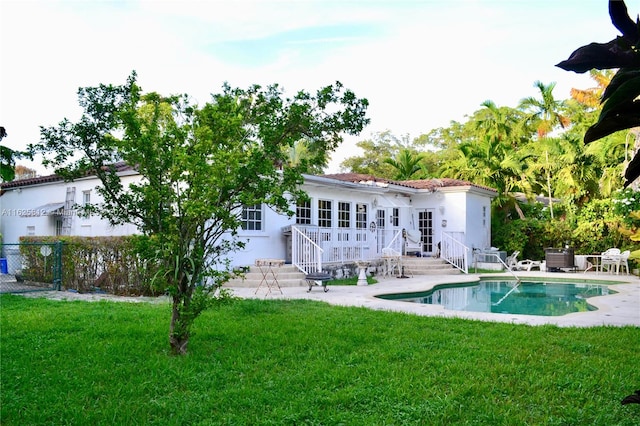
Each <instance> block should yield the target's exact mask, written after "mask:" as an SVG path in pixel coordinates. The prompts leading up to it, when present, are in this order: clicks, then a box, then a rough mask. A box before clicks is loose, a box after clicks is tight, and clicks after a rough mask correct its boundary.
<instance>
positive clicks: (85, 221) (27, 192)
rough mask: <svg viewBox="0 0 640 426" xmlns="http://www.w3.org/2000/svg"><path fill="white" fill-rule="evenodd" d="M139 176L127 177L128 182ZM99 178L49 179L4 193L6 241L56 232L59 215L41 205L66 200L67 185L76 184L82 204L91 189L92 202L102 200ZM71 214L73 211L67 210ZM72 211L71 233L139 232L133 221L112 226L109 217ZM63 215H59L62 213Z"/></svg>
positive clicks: (0, 204) (0, 225)
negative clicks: (44, 211)
mask: <svg viewBox="0 0 640 426" xmlns="http://www.w3.org/2000/svg"><path fill="white" fill-rule="evenodd" d="M137 179H138V177H137V176H126V177H123V181H124V182H123V183H124V184H125V185H127V184H128V183H130V182H132V181H133V180H137ZM97 185H98V181H97V180H96V179H95V178H89V179H80V180H77V181H74V182H69V183H67V182H64V181H57V182H48V183H43V184H38V185H32V186H25V187H23V188H9V189H7V190H5V191H6V192H5V193H4V194H3V195H2V196H1V197H0V214H1V217H0V232H1V233H2V241H3V242H4V243H6V244H10V243H18V242H19V239H20V237H22V236H27V235H29V234H31V235H35V236H53V235H56V215H53V214H50V215H49V214H43V212H42V211H40V210H39V208H40V207H41V206H44V205H46V204H50V203H64V202H65V199H66V196H67V187H75V203H76V204H81V203H82V200H83V193H84V192H85V191H88V192H89V194H90V199H91V202H92V203H96V202H100V201H101V200H102V198H101V197H100V196H99V195H98V193H97V191H96V186H97ZM65 213H66V214H69V212H65ZM70 214H71V215H72V220H71V232H70V235H77V236H84V237H95V236H118V235H129V234H133V233H135V232H136V227H134V226H133V225H120V226H116V227H112V226H110V225H109V223H108V222H107V221H105V220H102V219H100V218H99V217H97V216H91V217H87V218H84V217H79V216H78V215H77V214H76V213H75V212H70ZM58 217H59V216H58Z"/></svg>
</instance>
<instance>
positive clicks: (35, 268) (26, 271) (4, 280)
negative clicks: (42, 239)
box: [0, 242, 62, 293]
mask: <svg viewBox="0 0 640 426" xmlns="http://www.w3.org/2000/svg"><path fill="white" fill-rule="evenodd" d="M0 253H1V254H2V256H0V293H18V292H20V293H22V292H28V291H42V290H59V289H60V287H61V282H62V267H61V266H62V243H61V242H56V243H21V244H2V245H0Z"/></svg>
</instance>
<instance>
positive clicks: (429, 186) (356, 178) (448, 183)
mask: <svg viewBox="0 0 640 426" xmlns="http://www.w3.org/2000/svg"><path fill="white" fill-rule="evenodd" d="M322 177H324V178H328V179H335V180H340V181H343V182H353V183H360V182H380V183H389V184H393V185H399V186H405V187H408V188H413V189H426V190H429V191H433V190H435V189H437V188H451V187H456V186H474V187H476V188H482V189H486V190H489V191H495V189H493V188H489V187H487V186H482V185H476V184H474V183H471V182H468V181H465V180H459V179H451V178H438V179H419V180H391V179H384V178H379V177H375V176H373V175H367V174H363V173H335V174H327V175H322Z"/></svg>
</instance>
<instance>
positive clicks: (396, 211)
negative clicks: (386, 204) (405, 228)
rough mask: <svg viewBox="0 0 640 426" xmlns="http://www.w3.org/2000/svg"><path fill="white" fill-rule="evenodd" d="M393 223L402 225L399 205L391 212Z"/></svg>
mask: <svg viewBox="0 0 640 426" xmlns="http://www.w3.org/2000/svg"><path fill="white" fill-rule="evenodd" d="M391 225H392V226H400V209H399V208H397V207H394V208H393V213H392V214H391Z"/></svg>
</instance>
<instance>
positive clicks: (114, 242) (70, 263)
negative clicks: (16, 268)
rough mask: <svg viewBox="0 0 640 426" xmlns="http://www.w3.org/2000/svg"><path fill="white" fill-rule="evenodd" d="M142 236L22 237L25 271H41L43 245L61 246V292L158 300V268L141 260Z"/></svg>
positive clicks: (162, 290) (159, 292) (45, 257)
mask: <svg viewBox="0 0 640 426" xmlns="http://www.w3.org/2000/svg"><path fill="white" fill-rule="evenodd" d="M144 238H145V237H142V236H137V235H133V236H122V237H60V236H57V237H21V238H20V254H21V257H22V261H23V264H24V266H25V267H24V269H23V270H24V271H27V270H28V271H34V272H33V273H35V271H44V270H45V268H44V263H45V262H46V261H47V256H42V253H39V250H40V248H39V247H40V246H39V245H42V244H53V243H58V244H60V246H61V251H60V252H61V254H60V259H61V262H60V263H61V266H60V268H61V269H60V270H61V279H60V281H61V285H60V287H61V289H66V290H74V291H78V292H80V293H89V292H104V293H110V294H116V295H123V296H124V295H127V296H157V295H159V294H162V293H164V289H163V288H162V286H158V285H157V283H153V281H154V280H153V278H154V275H155V274H156V272H157V268H156V267H155V266H154V265H152V264H150V263H149V262H147V261H145V260H144V259H142V257H141V256H140V255H139V254H138V253H139V251H138V248H139V247H140V245H141V244H143V243H144V242H143V239H144Z"/></svg>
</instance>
